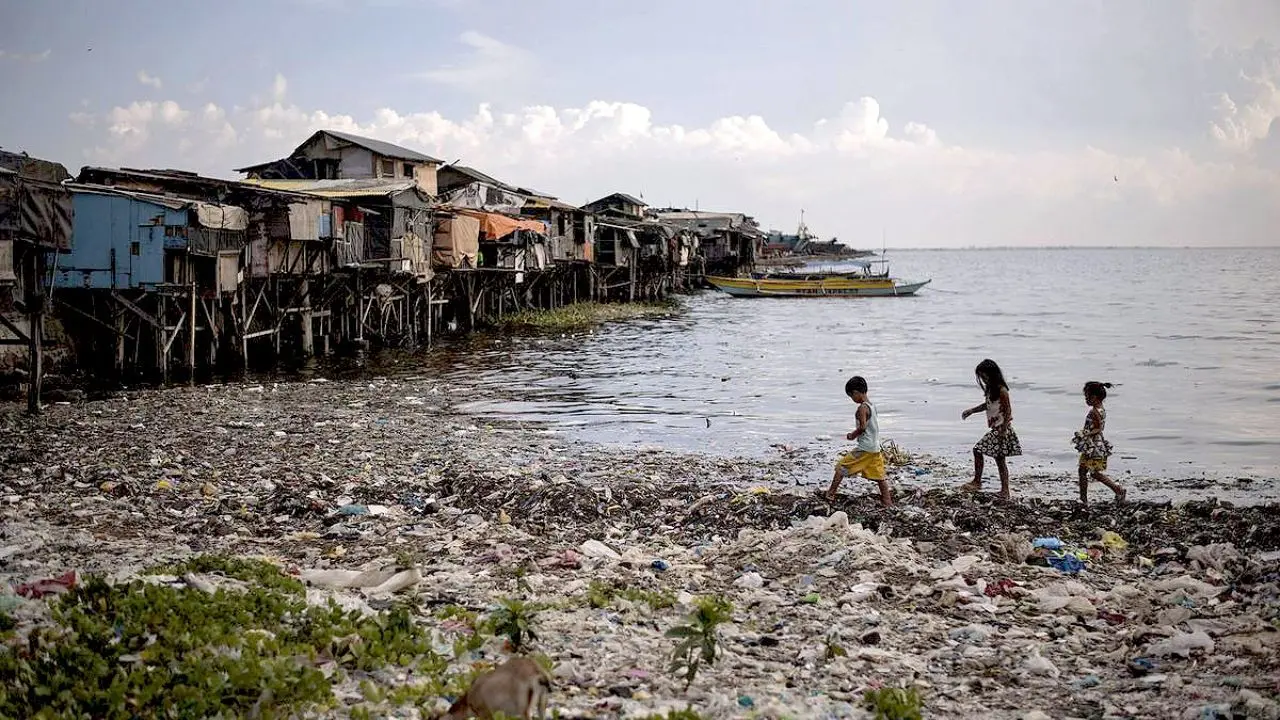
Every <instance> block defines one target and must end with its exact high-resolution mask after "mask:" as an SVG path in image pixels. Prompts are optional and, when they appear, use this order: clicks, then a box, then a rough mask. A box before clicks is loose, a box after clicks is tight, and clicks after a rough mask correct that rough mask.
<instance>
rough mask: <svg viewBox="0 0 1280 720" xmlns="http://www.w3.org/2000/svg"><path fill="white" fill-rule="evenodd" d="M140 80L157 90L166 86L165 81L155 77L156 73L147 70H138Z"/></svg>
mask: <svg viewBox="0 0 1280 720" xmlns="http://www.w3.org/2000/svg"><path fill="white" fill-rule="evenodd" d="M138 82H140V83H142V84H143V85H146V86H148V87H153V88H155V89H157V90H159V89H160V88H162V87H164V83H162V82H160V78H158V77H155V76H154V75H150V74H148V73H147V71H146V70H139V71H138Z"/></svg>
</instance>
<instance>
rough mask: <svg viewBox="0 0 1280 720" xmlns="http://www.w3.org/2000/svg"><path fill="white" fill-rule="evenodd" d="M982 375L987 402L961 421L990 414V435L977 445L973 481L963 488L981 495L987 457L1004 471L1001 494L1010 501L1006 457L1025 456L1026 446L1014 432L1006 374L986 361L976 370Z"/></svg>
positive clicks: (983, 392) (988, 421) (970, 409)
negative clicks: (984, 459)
mask: <svg viewBox="0 0 1280 720" xmlns="http://www.w3.org/2000/svg"><path fill="white" fill-rule="evenodd" d="M974 374H975V375H977V376H978V387H980V388H982V394H983V396H984V397H985V401H984V402H983V403H982V404H981V405H975V406H973V407H971V408H969V409H968V410H965V411H964V412H963V413H961V414H960V417H961V419H964V420H968V419H969V416H970V415H976V414H977V413H980V412H982V411H984V410H985V411H986V413H987V428H988V430H987V434H986V435H983V436H982V439H981V440H979V441H978V444H976V445H974V446H973V482H970V483H967V484H966V485H964V486H963V487H962V488H961V489H962V490H967V491H969V492H977V491H978V490H981V489H982V468H983V464H984V461H983V456H984V455H986V456H988V457H992V458H995V461H996V469H997V470H999V471H1000V495H999V497H1000V498H1002V499H1004V500H1008V499H1009V465H1008V464H1007V463H1006V462H1005V459H1006V458H1011V457H1014V456H1015V455H1021V454H1022V445H1021V444H1020V443H1019V442H1018V435H1017V433H1015V432H1014V431H1013V404H1012V403H1011V402H1010V400H1009V384H1008V383H1006V382H1005V380H1004V373H1003V372H1001V371H1000V366H999V365H997V364H996V362H995V361H994V360H990V359H987V360H983V361H982V362H980V363H978V367H977V368H975V369H974Z"/></svg>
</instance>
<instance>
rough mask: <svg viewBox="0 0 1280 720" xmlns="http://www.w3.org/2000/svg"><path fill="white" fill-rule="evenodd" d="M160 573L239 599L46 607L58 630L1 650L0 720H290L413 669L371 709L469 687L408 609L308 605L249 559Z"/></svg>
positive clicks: (88, 589)
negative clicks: (215, 581) (352, 682)
mask: <svg viewBox="0 0 1280 720" xmlns="http://www.w3.org/2000/svg"><path fill="white" fill-rule="evenodd" d="M156 570H157V571H159V572H166V573H169V574H182V573H185V572H201V573H217V574H221V575H224V576H226V577H228V578H234V579H235V580H239V581H241V582H242V583H244V587H243V589H231V588H223V589H219V590H217V591H216V592H213V593H208V592H205V591H203V590H198V589H194V588H190V587H185V586H181V587H173V586H169V585H163V584H157V583H147V582H143V581H133V582H130V583H125V584H118V585H112V584H109V583H108V582H107V581H106V580H104V579H102V578H99V577H96V576H87V577H86V578H85V579H84V580H83V582H82V584H81V585H80V586H78V587H76V588H75V589H74V590H72V591H70V592H68V593H66V594H64V595H63V596H61V597H60V598H58V599H57V600H55V601H53V602H52V604H51V613H52V618H53V621H54V626H53V627H51V628H37V629H35V630H33V631H32V632H31V633H30V634H29V636H28V637H27V639H26V641H25V642H23V643H20V644H10V645H8V646H3V647H0V717H23V718H64V717H73V718H80V717H93V718H107V719H109V720H114V719H115V718H135V717H212V716H220V717H228V718H230V717H244V716H249V715H255V716H257V717H262V718H276V717H286V716H294V715H298V714H301V713H304V712H307V711H321V710H324V709H327V708H331V707H333V706H334V704H335V699H334V696H333V685H334V683H336V682H340V681H342V680H344V679H346V678H352V679H357V680H363V679H364V677H365V676H366V675H367V674H368V673H370V672H372V671H376V670H379V669H382V668H385V667H387V666H398V667H403V668H408V669H411V670H412V671H413V673H414V676H415V677H417V678H418V679H419V683H418V684H416V685H412V686H404V687H398V688H394V689H388V690H379V689H378V688H377V687H376V686H374V685H373V684H372V683H364V684H363V689H364V691H365V696H366V699H367V700H369V701H370V702H375V703H383V702H392V703H397V704H406V703H411V704H419V705H424V706H425V704H427V703H431V702H434V700H435V698H437V697H440V696H441V695H449V694H453V695H456V694H457V693H458V692H460V690H461V688H462V687H463V686H462V682H463V681H464V680H465V678H462V677H458V676H448V675H447V674H446V670H447V667H448V660H447V659H446V658H444V657H443V656H440V655H438V654H437V653H435V652H434V651H433V650H432V643H431V635H430V633H429V632H428V631H427V630H426V628H424V627H423V626H422V625H420V624H419V623H418V622H416V621H415V618H414V617H413V615H412V614H411V612H410V611H409V609H408V608H406V607H404V606H403V605H399V606H397V607H393V608H392V609H391V610H388V611H386V612H383V613H380V614H377V615H363V614H361V613H359V612H358V611H346V610H343V609H342V608H340V607H338V606H337V605H336V604H330V605H328V606H325V607H316V606H309V605H307V604H306V602H305V600H304V596H303V593H302V585H301V584H300V583H298V582H297V581H296V580H294V579H292V578H289V577H286V576H284V575H283V574H282V573H281V572H280V571H279V570H278V569H276V568H275V567H274V566H272V565H270V564H268V563H263V562H257V561H251V560H238V559H231V558H223V557H216V556H205V557H197V558H194V559H191V560H187V561H184V562H183V563H180V564H177V565H169V566H162V567H161V568H157V569H156ZM322 665H331V666H332V667H334V669H335V671H334V672H333V673H332V674H326V673H325V672H323V671H322V670H321V666H322ZM369 710H370V709H369V708H367V707H361V706H357V707H354V708H352V712H353V715H354V716H359V715H360V714H361V713H367V712H368V711H369ZM379 714H380V713H379Z"/></svg>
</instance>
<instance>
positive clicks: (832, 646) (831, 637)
mask: <svg viewBox="0 0 1280 720" xmlns="http://www.w3.org/2000/svg"><path fill="white" fill-rule="evenodd" d="M839 640H840V639H839V638H838V637H837V636H836V634H835V632H834V631H833V632H831V633H828V634H827V637H826V639H825V640H824V641H823V643H822V657H823V659H824V660H835V659H836V658H840V657H848V656H849V651H848V650H845V649H844V646H843V645H841V644H840V642H839Z"/></svg>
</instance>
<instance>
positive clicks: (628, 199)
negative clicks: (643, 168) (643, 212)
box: [584, 193, 649, 207]
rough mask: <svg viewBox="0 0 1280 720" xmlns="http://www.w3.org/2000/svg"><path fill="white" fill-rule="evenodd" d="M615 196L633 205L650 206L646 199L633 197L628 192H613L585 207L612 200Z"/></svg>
mask: <svg viewBox="0 0 1280 720" xmlns="http://www.w3.org/2000/svg"><path fill="white" fill-rule="evenodd" d="M613 198H618V199H619V200H621V201H623V202H625V203H630V204H632V205H643V206H644V207H648V206H649V205H648V203H646V202H645V201H643V200H637V199H636V198H633V197H631V196H630V195H628V194H626V193H613V194H611V195H605V196H604V197H602V198H600V199H599V200H596V201H594V202H589V203H587V204H586V205H585V206H584V207H591V206H592V205H598V204H600V203H603V202H604V201H606V200H611V199H613Z"/></svg>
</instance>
